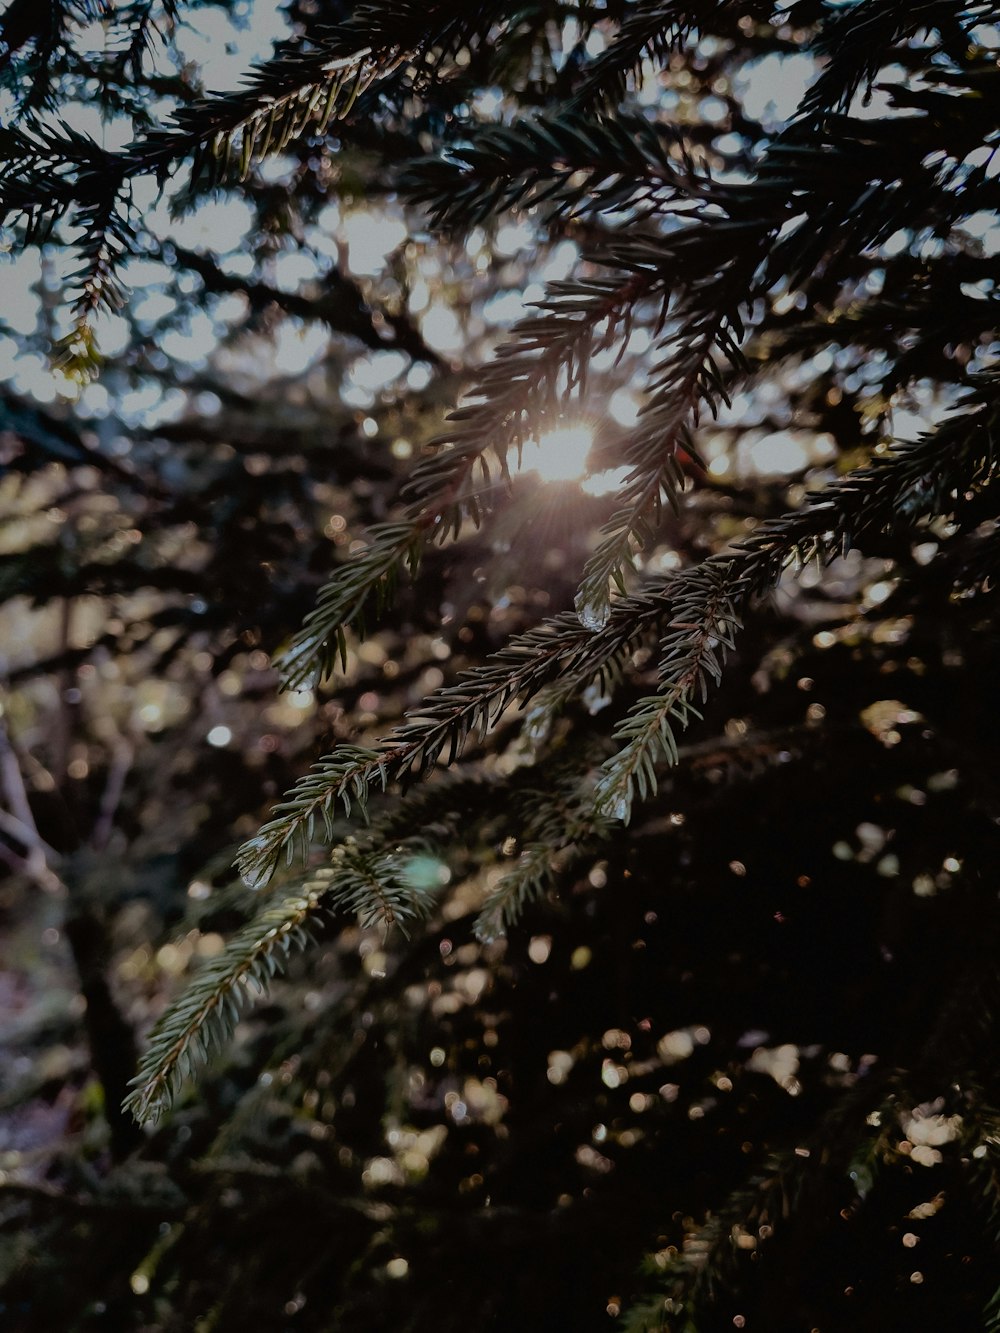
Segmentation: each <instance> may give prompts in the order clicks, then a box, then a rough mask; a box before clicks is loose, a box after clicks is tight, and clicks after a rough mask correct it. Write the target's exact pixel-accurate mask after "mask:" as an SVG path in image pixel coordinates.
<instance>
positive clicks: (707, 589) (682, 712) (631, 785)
mask: <svg viewBox="0 0 1000 1333" xmlns="http://www.w3.org/2000/svg"><path fill="white" fill-rule="evenodd" d="M741 593H742V589H741V587H740V584H739V582H738V580H734V579H733V577H732V573H731V570H730V568H728V567H727V566H726V565H725V564H724V563H719V564H713V563H712V562H711V561H706V562H705V563H704V564H703V565H700V566H698V567H697V568H696V569H694V570H692V571H690V573H689V574H688V576H687V577H686V578H685V579H684V580H683V588H682V591H681V592H680V594H679V595H677V596H676V597H675V599H674V608H673V609H674V618H673V619H672V620H671V622H670V628H671V629H672V630H673V633H672V634H668V635H667V636H666V638H664V639H663V641H662V642H661V644H660V652H661V654H662V656H661V660H660V685H659V688H658V689H657V691H656V693H655V694H653V695H649V696H647V697H646V698H643V699H640V700H639V702H638V703H637V704H635V705H634V706H633V707H632V709H631V710H630V711H629V714H628V717H627V718H626V719H625V720H624V721H623V722H621V723H620V724H619V726H618V727H617V729H616V730H615V739H616V740H617V741H625V742H626V744H625V745H624V747H623V748H622V749H621V750H619V752H618V753H617V754H616V755H614V756H613V758H611V759H609V760H607V762H606V763H605V764H604V766H603V768H602V769H601V773H600V777H599V778H598V782H597V787H596V789H595V793H594V798H595V805H596V808H597V809H598V810H599V811H600V812H601V813H602V814H603V815H604V816H606V817H609V818H612V819H619V820H621V821H622V822H623V823H625V824H627V823H628V822H629V819H630V817H631V812H632V802H633V799H634V797H635V795H636V793H638V795H639V798H640V799H641V800H645V799H646V797H647V796H651V795H653V794H654V793H655V792H656V765H657V764H658V763H659V762H662V761H664V760H665V761H666V762H667V763H669V764H676V763H677V760H678V751H677V738H676V732H677V731H678V730H683V729H684V728H686V727H687V726H688V724H689V722H690V721H691V718H692V717H696V718H698V717H700V716H701V714H700V712H699V711H698V708H697V707H696V706H695V704H694V702H693V700H694V699H695V698H696V697H698V698H699V700H700V702H702V703H703V702H704V701H705V700H706V699H707V697H708V690H709V682H711V683H712V684H713V685H718V684H719V682H720V681H721V679H722V662H723V659H724V657H725V654H726V652H727V651H731V650H732V649H733V648H734V647H735V645H734V642H733V635H734V633H735V631H736V630H737V629H739V628H740V627H741V625H740V620H739V617H738V615H737V613H736V610H735V608H736V606H737V604H738V603H739V602H740V601H741V600H742V597H741Z"/></svg>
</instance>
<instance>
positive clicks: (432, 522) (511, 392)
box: [277, 268, 655, 687]
mask: <svg viewBox="0 0 1000 1333" xmlns="http://www.w3.org/2000/svg"><path fill="white" fill-rule="evenodd" d="M654 281H655V275H654V274H653V273H652V272H651V271H650V270H649V269H648V268H641V269H639V270H638V271H637V272H635V273H633V274H630V275H629V276H628V277H626V278H625V279H624V280H618V281H615V280H612V279H593V280H591V281H590V282H588V283H587V284H575V283H557V284H553V286H552V288H551V289H550V294H549V296H548V297H547V299H546V300H545V302H543V303H542V305H541V307H540V308H541V310H542V311H543V313H542V314H540V315H534V316H531V317H529V318H527V319H525V320H522V321H521V323H520V324H518V325H516V326H515V327H514V329H513V330H512V335H511V338H510V340H509V341H508V342H506V343H504V344H503V345H502V346H501V347H499V348H498V349H497V352H496V353H495V356H494V358H493V360H492V361H491V362H489V364H488V365H487V366H486V367H484V369H483V370H482V371H481V372H480V374H479V376H478V379H477V382H476V384H475V386H474V387H473V389H472V390H470V392H469V394H468V395H467V396H466V401H465V402H464V403H463V404H462V405H460V406H459V407H458V408H456V409H455V411H453V412H452V413H451V415H450V416H449V418H448V423H447V429H446V430H445V431H444V432H443V433H442V434H441V435H439V436H437V437H436V438H435V439H434V440H432V441H431V444H430V448H431V449H432V450H433V452H432V453H431V454H430V455H429V456H428V457H426V458H424V459H422V460H421V462H420V463H418V465H417V466H416V468H415V469H414V471H413V473H412V474H411V476H410V477H409V479H408V480H407V482H406V484H405V486H404V488H403V492H402V499H403V501H404V504H405V509H404V515H403V518H402V520H401V521H399V522H396V523H390V524H383V525H380V526H378V527H376V528H373V529H371V530H370V532H369V533H368V545H367V546H366V547H365V549H364V551H363V552H361V553H360V555H356V556H355V557H353V558H352V559H351V561H350V562H348V563H347V564H345V565H343V566H341V567H340V568H339V569H338V570H337V571H336V572H335V573H334V574H333V576H332V577H331V578H330V580H329V581H328V582H327V584H326V585H325V586H324V588H323V590H322V592H321V593H320V597H319V601H318V603H317V606H316V608H315V610H314V611H312V612H311V613H310V615H309V617H308V618H307V620H306V622H305V624H304V625H303V627H302V629H301V630H300V631H299V632H298V634H297V635H296V636H295V638H294V639H293V641H292V643H291V645H290V647H289V648H288V649H287V650H286V652H285V653H284V654H282V656H281V657H280V658H279V660H278V662H277V666H278V669H279V670H280V671H281V672H282V675H283V678H284V681H285V684H286V685H289V686H292V687H295V686H298V685H301V684H302V683H304V682H306V681H310V680H314V679H316V678H317V676H318V675H322V674H324V673H326V672H328V671H330V670H331V669H332V668H333V665H334V663H335V660H336V657H337V654H338V652H339V653H341V654H342V653H343V651H344V646H343V645H344V639H343V635H344V631H345V629H348V628H350V629H353V630H355V631H356V632H363V628H364V624H365V617H366V612H367V609H368V608H369V606H370V604H371V602H372V600H375V602H376V604H377V608H378V610H379V611H381V610H382V609H384V607H385V605H386V604H387V603H388V601H389V600H390V598H391V594H392V591H393V589H394V587H395V586H396V583H397V581H398V578H399V575H400V573H401V572H402V571H403V569H404V568H406V567H409V569H410V571H411V572H413V571H415V570H416V568H417V566H418V564H419V560H420V553H421V550H422V548H423V547H424V546H425V545H426V544H427V543H428V542H431V541H435V542H438V543H444V542H445V541H448V540H454V539H456V538H457V537H458V536H459V535H460V534H461V532H462V529H463V525H464V524H465V523H466V522H467V521H471V522H472V523H474V524H476V525H477V526H478V524H479V523H480V521H481V518H482V514H483V510H484V508H488V507H489V503H490V498H489V497H490V495H491V493H493V492H495V490H496V488H497V487H505V486H507V485H509V482H510V465H509V455H510V452H511V451H512V450H515V451H517V452H518V453H519V452H520V450H521V449H522V448H523V446H524V444H525V443H526V442H527V441H528V440H530V439H531V438H532V437H533V436H535V435H537V434H538V432H539V431H540V430H542V429H543V428H544V426H545V425H546V423H551V424H555V422H557V421H558V420H559V418H560V416H561V414H562V412H563V410H564V408H565V401H566V397H567V396H568V395H570V394H571V393H573V392H574V391H579V390H580V389H581V388H582V386H583V385H584V384H585V381H586V374H587V366H588V363H589V361H590V358H591V357H592V356H593V355H594V353H595V352H597V351H599V350H600V349H601V348H603V347H607V346H610V345H612V344H613V343H614V342H615V341H617V340H619V339H623V338H624V337H626V336H627V333H628V330H629V328H630V326H631V319H632V317H633V313H634V306H635V303H636V301H637V300H639V299H640V297H641V296H642V295H644V294H645V293H647V292H648V291H649V290H650V289H651V288H652V286H653V284H654Z"/></svg>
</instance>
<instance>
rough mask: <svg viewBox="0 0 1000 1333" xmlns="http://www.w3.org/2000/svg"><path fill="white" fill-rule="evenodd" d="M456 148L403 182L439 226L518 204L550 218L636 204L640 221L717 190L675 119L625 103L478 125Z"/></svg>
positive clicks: (473, 220)
mask: <svg viewBox="0 0 1000 1333" xmlns="http://www.w3.org/2000/svg"><path fill="white" fill-rule="evenodd" d="M470 139H471V142H470V143H469V144H467V145H464V144H463V145H459V146H456V147H453V148H451V149H450V150H449V155H448V157H437V158H424V159H422V160H421V161H418V162H415V163H414V164H413V166H412V167H410V168H409V169H408V170H407V171H406V172H405V173H404V175H403V176H402V177H401V179H400V188H401V189H402V190H403V191H404V192H405V193H406V194H407V195H408V196H409V198H411V199H412V200H413V201H414V202H415V203H419V204H423V205H424V206H425V207H426V208H427V210H428V212H429V213H430V216H431V221H432V223H433V224H434V226H435V227H439V228H443V229H446V230H449V231H450V230H453V229H468V228H470V227H474V226H478V225H480V224H482V223H485V222H488V221H490V220H491V219H492V218H495V217H496V216H497V215H498V214H499V213H502V212H507V211H509V210H512V209H517V210H524V209H527V208H531V207H536V208H538V209H539V210H540V211H541V214H542V216H543V217H545V218H546V219H547V220H549V221H556V220H558V221H560V222H565V221H566V220H567V219H569V218H571V217H573V216H575V215H581V214H588V215H589V214H594V213H610V212H615V213H617V212H624V211H628V213H629V216H630V220H631V223H632V225H634V224H635V221H636V220H637V219H644V218H646V217H648V216H649V215H651V214H654V213H656V214H663V213H665V212H666V211H667V210H668V209H670V210H671V211H675V210H678V209H683V208H684V207H685V206H690V204H691V203H692V201H694V200H697V199H699V198H701V197H703V196H704V195H705V193H706V192H707V191H708V190H710V187H711V182H710V180H709V178H708V175H707V172H706V170H705V169H704V168H698V167H696V166H695V164H694V162H693V160H692V158H691V155H690V153H689V152H688V150H687V147H686V145H685V142H684V139H683V137H682V135H681V134H680V133H679V131H678V130H676V129H675V128H674V127H673V126H670V125H663V124H659V123H653V122H650V121H649V120H647V119H646V118H645V117H644V116H640V115H636V114H633V113H628V112H621V113H619V114H618V115H616V116H615V117H613V118H612V117H603V116H589V115H583V114H582V113H581V112H579V111H577V110H574V109H573V108H567V109H565V110H560V111H558V112H552V113H549V114H545V115H539V116H536V117H535V118H533V119H530V120H529V119H521V120H517V121H515V122H514V123H513V124H511V125H482V126H477V127H476V128H475V130H474V131H473V132H472V133H471V135H470Z"/></svg>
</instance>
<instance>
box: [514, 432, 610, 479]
mask: <svg viewBox="0 0 1000 1333" xmlns="http://www.w3.org/2000/svg"><path fill="white" fill-rule="evenodd" d="M593 444H594V432H593V430H592V429H591V427H590V426H588V425H587V424H586V423H585V422H576V423H574V424H573V425H567V426H558V427H557V428H556V429H555V430H548V431H546V432H545V434H544V435H540V436H539V437H538V439H537V440H529V442H528V443H527V444H526V445H525V446H524V461H523V464H522V466H523V467H524V469H525V470H528V469H530V470H531V471H534V472H537V473H538V475H539V476H540V477H541V478H542V480H543V481H580V480H581V479H582V478H583V477H585V476H586V474H587V458H588V455H589V454H590V451H591V448H592V447H593Z"/></svg>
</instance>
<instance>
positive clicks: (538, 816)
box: [475, 757, 613, 943]
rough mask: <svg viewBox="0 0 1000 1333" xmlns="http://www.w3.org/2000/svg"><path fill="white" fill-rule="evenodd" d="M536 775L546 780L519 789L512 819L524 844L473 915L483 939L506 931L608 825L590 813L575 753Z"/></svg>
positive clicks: (588, 792) (595, 843)
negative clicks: (476, 915) (518, 800)
mask: <svg viewBox="0 0 1000 1333" xmlns="http://www.w3.org/2000/svg"><path fill="white" fill-rule="evenodd" d="M535 778H536V782H537V780H538V778H544V779H546V783H545V786H544V788H542V787H540V786H535V787H529V789H528V791H527V792H526V793H521V797H522V799H521V801H520V802H519V807H520V809H519V817H518V819H517V824H518V838H519V841H521V842H522V844H523V845H522V847H521V850H520V852H519V854H518V857H517V860H516V862H515V864H514V865H513V866H511V868H510V869H509V870H507V871H506V872H505V873H504V874H503V875H502V876H501V877H500V878H499V880H498V881H497V882H496V884H494V886H493V888H492V889H491V890H490V893H489V895H488V896H487V898H486V900H485V902H484V903H483V906H482V909H481V911H480V913H479V915H478V917H477V918H476V926H475V930H476V935H477V937H478V938H479V939H480V940H483V941H484V942H486V943H488V942H490V941H491V940H495V939H498V938H500V937H501V936H503V935H506V933H507V931H508V930H509V929H510V927H511V926H514V925H516V924H517V922H518V921H519V920H520V918H521V915H522V914H523V912H524V909H525V908H526V907H527V905H528V903H530V902H534V901H536V900H537V899H539V898H541V897H542V896H543V895H544V894H545V893H547V892H548V891H549V889H550V888H552V887H553V886H554V885H555V884H556V883H557V882H558V881H559V880H560V879H561V878H562V877H563V876H565V874H566V873H567V871H568V870H570V869H571V867H573V866H574V865H576V864H577V863H579V861H580V860H581V859H582V858H583V857H584V856H586V855H587V854H588V853H590V852H592V851H594V850H595V848H596V847H597V846H598V845H599V844H600V842H601V840H602V839H604V838H606V837H607V835H608V833H609V832H610V831H611V829H612V827H613V823H612V821H611V820H606V819H604V818H602V817H601V816H600V815H598V816H596V817H595V815H594V808H593V806H594V802H593V793H592V791H591V790H590V785H589V783H586V782H584V783H581V780H580V775H579V761H578V759H577V758H576V757H574V758H573V760H572V761H571V762H568V763H567V762H566V761H564V762H563V763H561V764H557V765H555V766H554V771H552V769H551V768H549V767H547V766H544V765H543V766H541V767H540V768H539V770H538V772H537V774H536V775H535ZM525 796H526V797H527V799H526V800H525V799H524V798H525Z"/></svg>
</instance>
